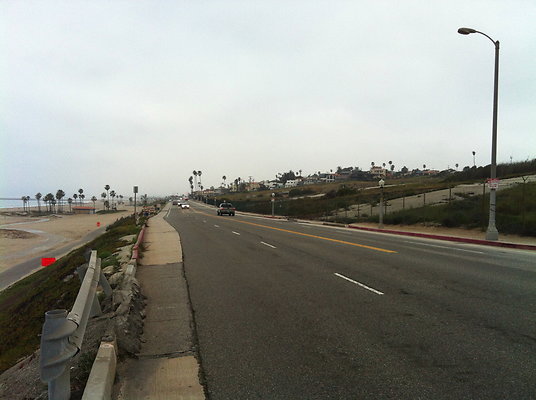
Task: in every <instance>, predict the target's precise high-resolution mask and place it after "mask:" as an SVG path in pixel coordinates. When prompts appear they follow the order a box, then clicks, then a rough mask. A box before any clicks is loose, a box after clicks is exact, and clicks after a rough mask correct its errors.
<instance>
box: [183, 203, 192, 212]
mask: <svg viewBox="0 0 536 400" xmlns="http://www.w3.org/2000/svg"><path fill="white" fill-rule="evenodd" d="M181 208H182V209H183V210H184V209H187V210H189V209H190V204H186V203H181Z"/></svg>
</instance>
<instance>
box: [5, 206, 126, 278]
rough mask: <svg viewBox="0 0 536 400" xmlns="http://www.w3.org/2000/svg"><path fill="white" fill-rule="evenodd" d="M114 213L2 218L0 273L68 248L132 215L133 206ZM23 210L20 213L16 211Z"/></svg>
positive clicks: (11, 216) (6, 216)
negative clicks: (103, 227)
mask: <svg viewBox="0 0 536 400" xmlns="http://www.w3.org/2000/svg"><path fill="white" fill-rule="evenodd" d="M121 208H122V209H124V210H123V211H119V212H117V213H114V214H93V215H84V214H72V215H69V214H54V215H46V216H35V215H33V216H20V215H6V212H8V211H9V210H2V212H3V214H2V215H0V272H3V271H5V270H7V269H9V268H10V267H12V266H14V265H17V264H19V263H21V262H24V261H27V260H30V259H31V258H34V257H47V252H48V251H51V250H54V249H57V248H59V247H62V246H65V245H68V244H69V243H72V242H75V241H77V240H79V239H81V238H83V237H84V236H85V235H87V234H88V233H90V232H92V231H94V230H96V229H98V228H99V227H98V226H97V223H100V226H101V227H102V226H106V225H109V224H111V223H113V222H114V221H116V220H117V219H119V218H122V217H124V216H127V215H129V214H132V213H133V212H134V207H131V206H121ZM16 211H20V210H16Z"/></svg>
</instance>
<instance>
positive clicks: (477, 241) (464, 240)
mask: <svg viewBox="0 0 536 400" xmlns="http://www.w3.org/2000/svg"><path fill="white" fill-rule="evenodd" d="M326 225H327V224H326ZM341 226H342V225H341ZM346 227H347V228H350V229H358V230H362V231H369V232H380V233H389V234H391V235H402V236H414V237H422V238H426V239H437V240H446V241H450V242H461V243H471V244H481V245H484V246H494V247H508V248H512V249H521V250H536V246H535V245H531V244H521V243H509V242H494V241H491V240H483V239H471V238H464V237H458V236H445V235H434V234H431V233H419V232H405V231H394V230H391V229H377V228H367V227H363V226H352V225H346Z"/></svg>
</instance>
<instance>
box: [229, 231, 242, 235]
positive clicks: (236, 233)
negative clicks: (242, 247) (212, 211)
mask: <svg viewBox="0 0 536 400" xmlns="http://www.w3.org/2000/svg"><path fill="white" fill-rule="evenodd" d="M231 232H233V233H234V234H235V235H238V236H240V233H238V232H235V231H231Z"/></svg>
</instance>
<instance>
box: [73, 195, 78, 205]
mask: <svg viewBox="0 0 536 400" xmlns="http://www.w3.org/2000/svg"><path fill="white" fill-rule="evenodd" d="M77 198H78V195H77V194H76V193H75V194H73V199H74V202H75V203H76V199H77Z"/></svg>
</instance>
